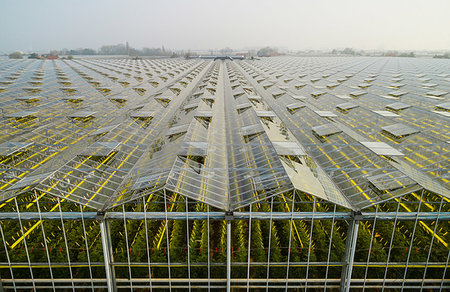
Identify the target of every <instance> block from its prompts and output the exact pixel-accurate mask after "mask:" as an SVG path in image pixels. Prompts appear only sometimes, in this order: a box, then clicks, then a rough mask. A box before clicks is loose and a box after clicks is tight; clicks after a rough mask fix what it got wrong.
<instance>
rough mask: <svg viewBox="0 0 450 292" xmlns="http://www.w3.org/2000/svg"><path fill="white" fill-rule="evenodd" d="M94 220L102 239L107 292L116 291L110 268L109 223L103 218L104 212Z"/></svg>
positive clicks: (111, 267)
mask: <svg viewBox="0 0 450 292" xmlns="http://www.w3.org/2000/svg"><path fill="white" fill-rule="evenodd" d="M96 219H97V220H99V221H100V232H101V237H102V248H103V258H104V260H105V272H106V283H107V285H108V292H115V291H117V287H116V279H115V278H116V277H115V273H114V268H113V266H112V245H111V233H110V230H109V221H108V220H107V219H106V218H105V213H104V212H99V213H97V216H96Z"/></svg>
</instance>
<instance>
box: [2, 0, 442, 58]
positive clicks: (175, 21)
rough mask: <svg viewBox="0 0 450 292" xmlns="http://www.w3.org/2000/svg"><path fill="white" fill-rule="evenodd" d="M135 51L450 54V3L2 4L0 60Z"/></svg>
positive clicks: (30, 0)
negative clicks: (0, 56) (1, 56)
mask: <svg viewBox="0 0 450 292" xmlns="http://www.w3.org/2000/svg"><path fill="white" fill-rule="evenodd" d="M126 41H129V43H130V46H132V47H135V48H142V47H144V46H146V47H160V46H162V45H164V46H165V47H166V48H171V49H193V50H195V49H209V48H216V49H220V48H224V47H231V48H249V47H260V46H279V47H285V48H289V49H293V50H296V49H329V48H344V47H352V48H358V49H396V50H403V49H414V50H421V49H439V50H445V49H447V50H450V0H408V1H407V0H371V1H365V0H334V1H332V0H315V1H313V0H310V1H306V0H279V1H273V0H272V1H268V0H249V1H244V0H242V1H237V0H226V1H222V0H220V1H214V0H209V1H207V0H190V1H183V0H165V1H143V0H130V1H115V0H90V1H87V0H64V1H62V0H61V1H56V0H54V1H51V0H39V1H38V0H27V1H25V0H10V1H9V0H0V52H3V53H5V52H10V51H13V50H38V51H42V50H49V49H62V48H80V47H90V48H94V49H98V48H99V47H100V46H101V45H106V44H118V43H125V42H126Z"/></svg>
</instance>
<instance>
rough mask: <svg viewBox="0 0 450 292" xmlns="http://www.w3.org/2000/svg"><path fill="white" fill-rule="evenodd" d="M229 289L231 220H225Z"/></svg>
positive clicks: (228, 288) (229, 283) (228, 291)
mask: <svg viewBox="0 0 450 292" xmlns="http://www.w3.org/2000/svg"><path fill="white" fill-rule="evenodd" d="M230 291H231V220H227V292H230Z"/></svg>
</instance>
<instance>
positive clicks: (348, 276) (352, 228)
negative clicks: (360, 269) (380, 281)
mask: <svg viewBox="0 0 450 292" xmlns="http://www.w3.org/2000/svg"><path fill="white" fill-rule="evenodd" d="M359 220H361V215H357V214H354V216H353V219H352V221H351V222H350V224H349V226H348V232H347V240H346V242H345V254H344V265H343V266H342V274H341V289H340V291H345V292H349V291H350V282H351V280H352V270H353V260H354V257H355V251H356V239H357V238H358V230H359Z"/></svg>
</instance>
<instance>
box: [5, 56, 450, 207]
mask: <svg viewBox="0 0 450 292" xmlns="http://www.w3.org/2000/svg"><path fill="white" fill-rule="evenodd" d="M370 61H371V62H370V64H369V63H368V62H367V60H365V59H364V58H335V59H333V61H331V59H330V60H328V59H320V61H319V59H314V58H301V57H276V58H266V59H262V60H234V61H232V60H216V61H212V60H201V59H190V60H184V59H160V60H129V59H120V58H119V59H89V60H83V59H79V60H77V61H76V62H75V61H65V60H64V61H63V60H55V61H52V63H43V62H42V61H38V60H36V61H32V60H20V61H16V62H17V63H11V62H12V61H9V60H6V59H0V69H2V70H1V72H0V79H1V80H3V79H4V78H6V77H7V76H11V75H12V74H13V73H17V72H18V71H19V70H22V69H23V68H26V69H25V72H26V71H27V70H31V72H40V73H39V75H45V76H50V77H51V78H49V79H48V80H47V79H42V80H39V83H41V84H39V87H36V86H33V87H30V86H29V84H32V83H30V82H31V81H32V79H33V78H35V77H36V76H30V75H29V74H21V75H17V78H15V79H11V80H8V82H5V83H2V86H3V87H2V88H4V90H3V91H1V92H0V102H1V105H0V108H1V109H2V116H1V119H2V123H1V126H0V152H1V153H0V157H1V161H2V162H1V164H2V165H1V173H0V200H2V201H5V200H8V199H10V198H12V197H14V196H17V195H18V194H21V193H23V192H28V191H31V190H36V191H38V192H45V193H47V194H49V195H51V196H56V197H59V198H61V199H64V200H69V201H72V202H77V203H79V204H82V205H86V206H89V207H92V208H95V209H97V210H99V211H105V210H109V209H111V208H113V207H115V206H118V205H121V204H124V203H127V202H130V201H134V200H136V199H139V198H141V197H144V196H147V195H149V194H158V195H164V194H165V193H166V192H175V193H178V194H181V195H183V196H185V197H188V198H191V199H194V200H198V201H201V202H205V203H207V204H209V205H211V206H214V207H216V208H219V209H222V210H227V211H233V210H237V209H239V208H241V207H244V206H248V205H250V204H253V203H255V202H258V201H261V200H264V199H267V198H270V197H272V196H277V195H280V194H283V193H286V192H291V191H293V190H299V191H301V192H305V193H308V194H310V195H312V196H315V197H317V198H319V199H321V200H326V201H330V202H332V203H335V204H338V205H340V206H344V207H346V208H349V209H353V210H361V209H363V208H367V207H369V206H372V205H374V204H379V203H381V202H385V201H386V200H390V199H392V198H396V197H399V196H401V195H404V194H407V193H411V192H414V191H417V190H418V189H420V188H424V189H427V190H430V191H432V192H435V193H438V194H440V195H442V196H444V197H446V198H450V191H449V187H450V171H449V166H450V161H449V159H450V158H449V155H448V151H449V147H448V145H449V144H448V143H449V141H450V134H449V130H448V115H449V114H448V111H449V105H448V102H447V101H446V100H442V99H445V98H446V94H447V92H448V90H449V88H450V85H449V83H448V80H447V79H443V78H442V77H441V76H440V75H442V74H441V73H442V72H446V70H447V71H448V67H445V65H443V64H439V63H432V62H430V61H429V60H421V61H422V62H423V63H420V62H417V63H415V62H416V61H415V60H403V59H399V60H398V61H395V62H394V61H392V62H390V61H386V60H385V59H376V58H373V59H370ZM397 62H400V63H401V66H400V65H399V63H397ZM21 64H22V65H23V66H22V65H21ZM51 64H54V65H51ZM93 66H95V70H94V67H93ZM22 67H23V68H22ZM349 68H351V69H349ZM399 68H402V70H399ZM438 72H441V73H439V74H438ZM41 73H42V74H41ZM419 75H423V76H427V78H426V79H427V80H423V81H420V80H419V81H418V78H417V77H418V76H419ZM54 78H56V79H60V80H59V81H61V80H62V81H63V82H68V83H70V84H71V86H70V87H67V86H66V87H61V88H60V87H59V86H60V85H58V83H55V82H53V81H52V80H54ZM327 78H328V79H327ZM155 80H157V81H155ZM86 81H88V82H86ZM399 81H401V82H402V83H401V84H400V83H398V82H399ZM336 82H339V83H336ZM361 82H363V83H361ZM392 82H394V83H392ZM420 82H422V83H420ZM423 82H427V83H423ZM24 84H27V86H23V85H24ZM62 84H63V83H62ZM369 85H371V86H369ZM361 87H363V88H364V91H362V90H359V89H360V88H361ZM392 87H395V88H398V87H402V89H403V88H405V90H407V92H406V91H400V90H393V88H392ZM424 87H427V88H428V89H427V88H424ZM429 87H433V89H430V88H429ZM23 90H26V91H30V92H35V91H36V92H37V91H39V96H33V95H27V94H26V93H24V92H23ZM430 90H433V91H430ZM75 93H77V94H80V95H74V94H75ZM350 99H351V102H349V100H350ZM392 99H394V100H395V101H396V102H394V103H393V101H392ZM32 101H38V102H32ZM68 101H70V102H68ZM336 109H339V110H336ZM350 109H351V110H350ZM387 109H388V110H387ZM406 109H407V110H406ZM94 116H95V118H93V117H94ZM30 117H32V118H30ZM68 117H69V118H68Z"/></svg>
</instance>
